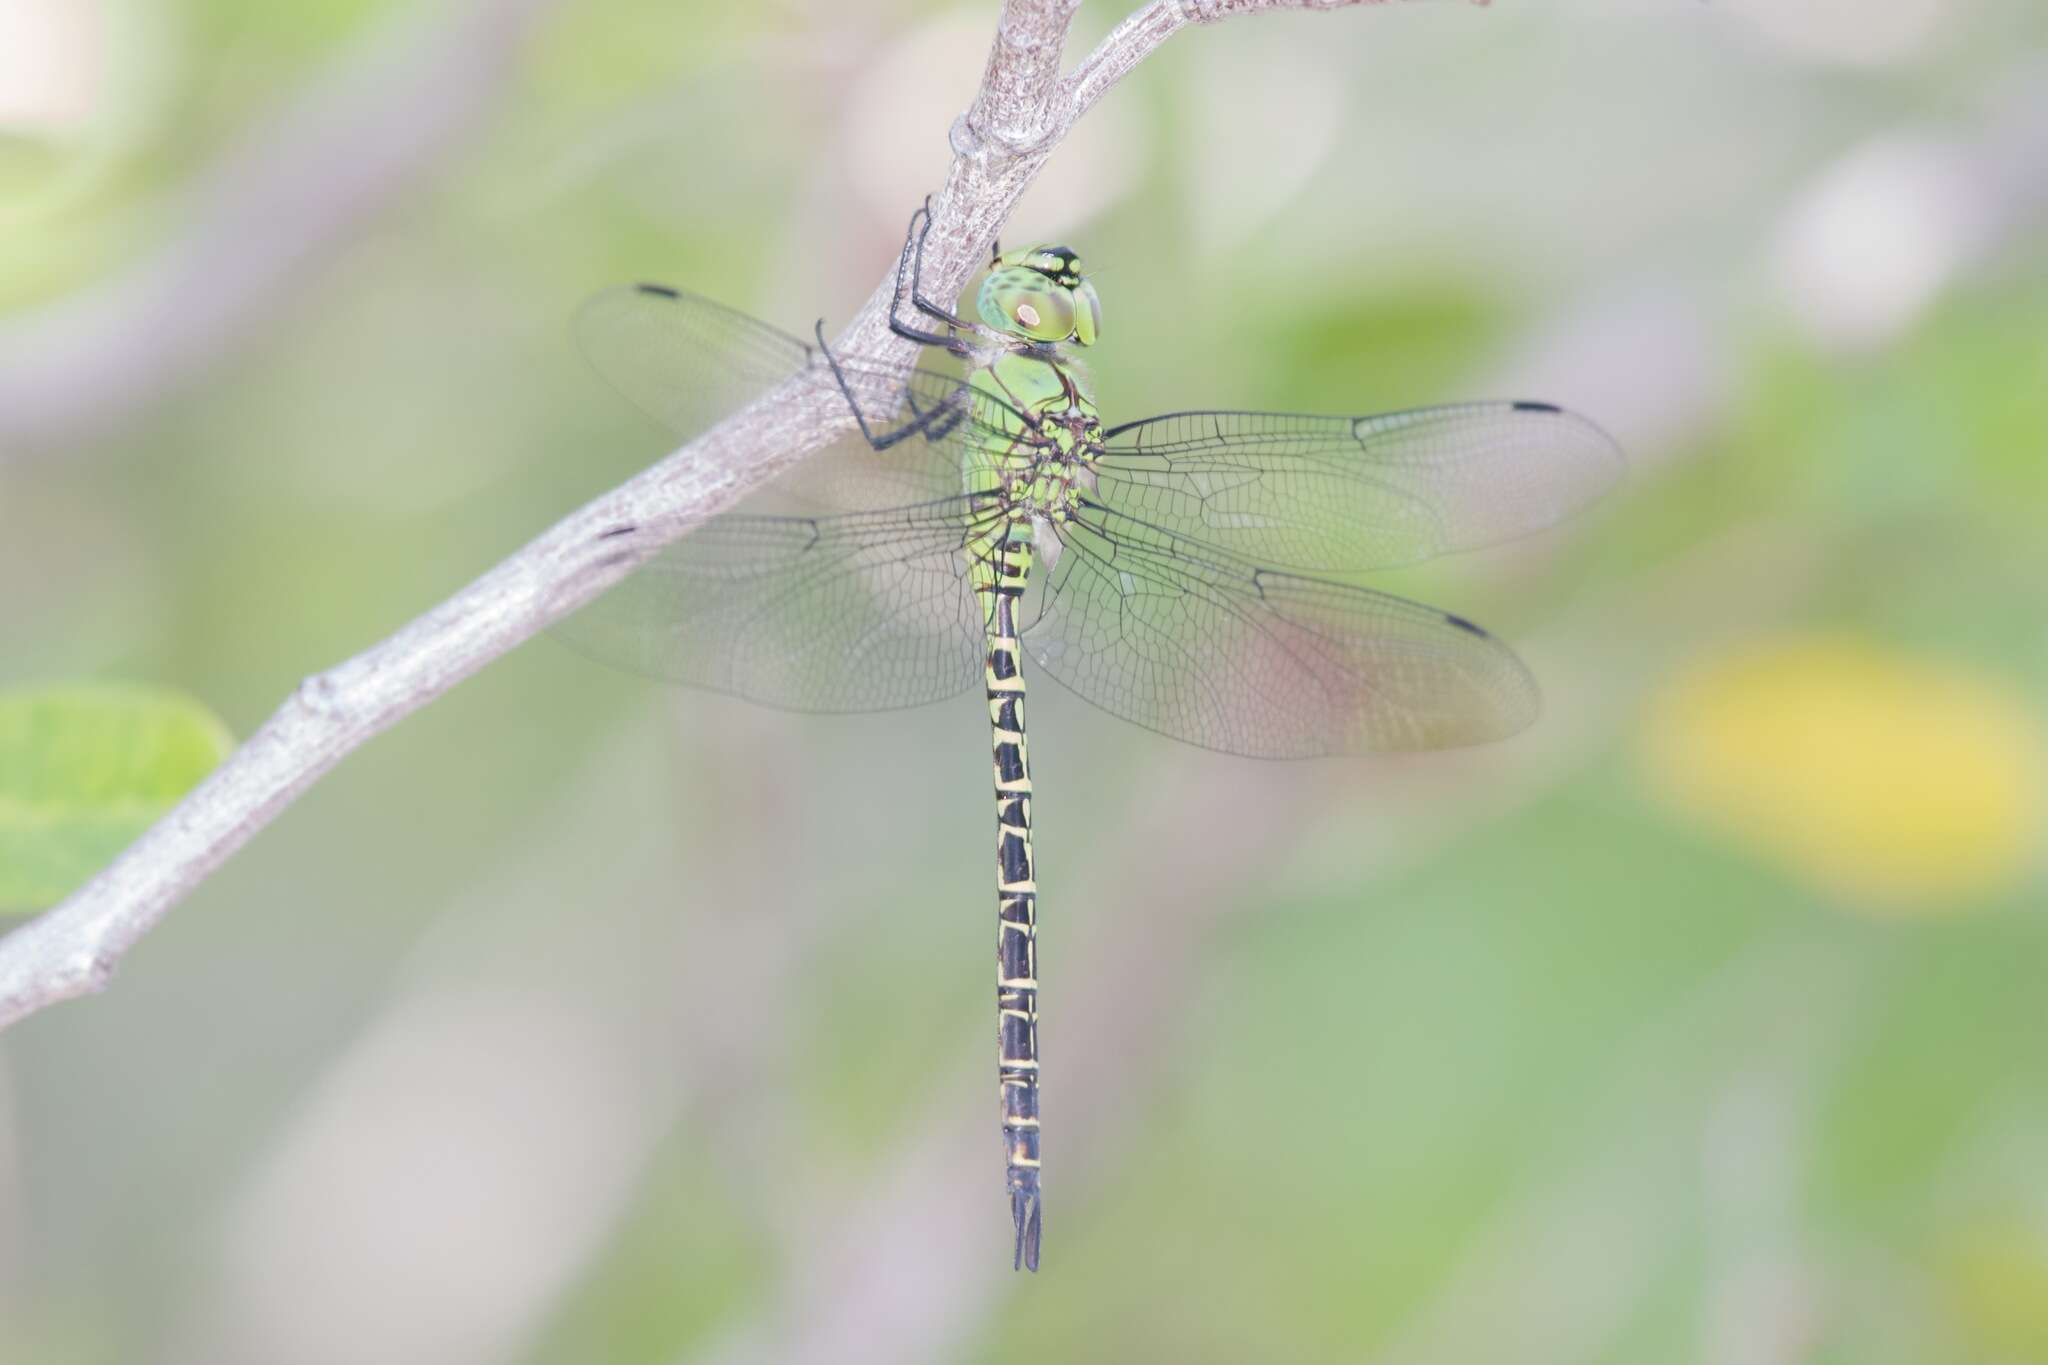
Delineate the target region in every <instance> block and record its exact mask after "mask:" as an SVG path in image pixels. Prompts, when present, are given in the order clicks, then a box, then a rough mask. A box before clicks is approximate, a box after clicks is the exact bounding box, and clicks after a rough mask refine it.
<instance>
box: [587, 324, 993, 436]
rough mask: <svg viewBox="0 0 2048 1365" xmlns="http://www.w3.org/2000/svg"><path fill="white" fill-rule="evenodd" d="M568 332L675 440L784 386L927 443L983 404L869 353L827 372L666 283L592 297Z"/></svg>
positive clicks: (947, 381)
mask: <svg viewBox="0 0 2048 1365" xmlns="http://www.w3.org/2000/svg"><path fill="white" fill-rule="evenodd" d="M576 337H577V341H578V343H579V344H580V345H581V346H582V349H583V353H584V354H585V355H586V356H588V357H589V359H590V363H591V365H592V366H593V367H595V368H596V370H597V371H598V373H599V374H602V375H603V376H604V377H605V379H606V380H608V381H609V382H610V383H611V384H612V386H613V387H614V388H616V389H618V391H619V392H620V393H622V394H624V395H625V396H626V397H627V398H628V399H630V400H632V402H633V404H634V405H635V406H637V407H638V408H640V409H641V411H643V412H645V413H647V414H648V415H649V416H650V417H653V418H655V419H656V420H657V421H660V422H662V423H664V424H665V425H667V426H668V427H669V428H670V429H671V430H673V431H675V432H676V433H677V434H679V435H682V436H696V435H699V434H701V433H702V432H704V431H705V430H707V429H709V428H710V427H711V426H712V425H713V424H714V423H716V422H717V421H719V420H720V419H721V418H724V417H726V416H728V415H730V414H732V413H734V412H737V411H739V410H740V409H742V408H744V407H746V406H747V405H748V404H749V403H752V402H754V401H756V400H757V399H760V398H763V397H766V396H767V395H768V394H769V393H770V392H771V391H775V390H777V389H778V388H779V387H780V386H782V385H784V384H788V385H790V386H791V388H790V390H789V393H790V395H791V396H792V397H797V396H805V395H814V394H822V395H825V396H827V397H830V396H834V395H842V394H845V395H850V396H851V397H852V398H853V400H854V401H855V402H857V403H858V404H859V405H860V408H861V411H862V413H863V414H864V415H865V417H866V418H867V421H868V426H869V429H870V430H871V431H873V432H874V433H875V434H876V435H877V436H879V437H883V438H885V439H886V438H888V437H890V436H892V435H895V434H897V433H900V432H903V431H904V430H905V429H906V428H913V427H914V428H915V429H916V430H917V431H918V432H919V433H921V434H922V436H923V438H924V439H925V440H927V441H928V442H930V443H935V444H936V443H942V442H945V441H949V440H957V439H959V438H960V437H961V436H962V435H964V434H965V433H966V432H967V431H968V430H970V429H972V428H974V427H975V425H976V421H977V419H976V417H975V412H976V410H977V408H980V409H986V408H987V407H988V406H989V404H990V403H991V401H992V400H990V399H989V398H987V397H986V396H982V397H980V398H979V399H976V398H975V397H974V396H972V394H971V391H970V390H968V388H967V386H966V384H965V382H964V380H963V379H962V377H961V376H958V375H948V374H943V373H940V372H938V371H935V370H929V369H921V368H918V367H916V366H913V365H910V364H907V363H895V362H890V361H885V360H880V359H876V358H874V357H869V356H855V355H839V354H836V353H835V355H834V356H833V359H834V360H836V361H837V362H838V371H837V372H836V373H835V372H834V369H833V367H832V365H831V364H830V363H829V362H828V361H827V359H826V356H825V353H824V352H823V351H822V350H821V349H820V348H819V347H817V346H816V345H815V344H813V343H811V342H808V341H803V340H800V339H799V338H797V337H794V336H791V335H790V334H789V333H787V332H784V331H782V330H780V329H779V328H775V327H770V326H769V325H768V324H767V323H765V322H761V321H759V320H757V319H755V318H751V317H748V316H747V315H746V314H745V313H741V312H737V311H735V310H734V309H731V308H727V307H726V306H725V305H724V304H721V303H716V302H714V301H712V300H711V299H707V298H704V297H703V296H702V295H698V294H692V293H690V292H688V291H687V290H681V289H674V288H671V287H669V286H667V285H658V284H634V285H621V286H619V287H618V288H615V289H608V290H606V291H605V292H603V293H601V294H599V295H597V296H596V297H594V298H592V299H590V300H589V301H588V302H587V303H585V304H584V305H583V307H582V309H581V310H580V311H579V312H578V313H577V315H576ZM842 381H843V388H842Z"/></svg>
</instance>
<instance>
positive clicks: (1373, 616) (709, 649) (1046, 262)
mask: <svg viewBox="0 0 2048 1365" xmlns="http://www.w3.org/2000/svg"><path fill="white" fill-rule="evenodd" d="M920 220H922V221H921V223H920ZM930 230H931V215H930V205H929V202H927V204H926V205H925V206H924V208H922V209H920V210H919V211H918V213H917V214H916V215H914V216H913V217H912V219H911V230H910V232H909V234H908V235H907V236H906V239H905V242H904V246H903V249H902V251H901V252H900V253H899V255H898V257H897V263H896V275H897V280H896V296H895V300H894V302H893V304H892V307H891V313H890V319H889V321H890V327H891V329H892V330H893V331H894V332H895V333H896V334H897V335H899V336H902V337H904V338H906V339H908V340H910V341H914V342H917V343H919V344H920V345H921V346H923V347H926V348H928V349H927V350H924V351H920V352H917V353H916V354H917V355H918V356H919V357H920V358H921V359H922V360H924V361H925V362H926V363H922V364H910V363H906V362H901V361H895V360H890V359H885V358H881V357H877V356H863V355H854V354H844V353H840V352H837V351H834V350H833V349H832V348H830V347H829V346H828V345H827V344H826V342H825V338H824V330H823V325H822V323H820V324H819V326H818V327H817V328H816V329H815V332H814V340H811V341H806V340H802V339H800V338H798V337H796V336H793V335H790V334H788V333H786V332H783V331H780V330H778V329H776V328H774V327H771V326H769V325H768V324H766V323H763V322H759V321H757V320H755V319H754V318H751V317H749V316H747V315H745V314H743V313H740V312H736V311H734V310H732V309H730V308H727V307H725V306H723V305H721V304H719V303H716V302H713V301H712V300H711V299H708V298H705V297H703V296H701V295H697V294H693V293H689V292H686V291H684V290H681V289H677V288H673V287H670V286H667V285H660V284H637V285H627V286H620V287H617V288H614V289H611V290H608V291H606V292H605V293H602V294H599V295H598V296H597V297H596V298H594V299H592V300H591V301H590V302H589V303H587V304H586V305H585V306H584V308H583V309H582V311H581V312H580V313H579V315H578V320H577V332H578V336H579V340H580V342H581V345H582V348H583V350H584V352H585V353H586V354H587V356H588V357H589V358H590V360H591V361H592V363H593V364H594V366H595V367H596V369H597V370H598V371H599V372H600V373H601V374H602V375H604V376H605V377H606V378H607V379H608V380H610V381H611V383H612V384H613V385H614V386H616V387H617V388H618V389H619V390H620V391H621V392H622V393H623V394H624V395H625V396H626V397H627V398H628V399H630V400H631V401H633V402H634V403H636V404H637V405H638V406H639V407H641V408H642V409H644V410H645V411H647V412H648V413H649V414H651V415H652V416H654V417H655V418H657V419H659V420H661V421H664V422H666V423H668V424H669V425H670V426H672V427H673V428H674V429H675V430H676V431H677V432H678V433H680V434H681V435H684V436H688V437H694V436H697V435H699V434H701V433H702V432H703V431H705V430H706V429H707V428H708V427H710V426H711V425H713V424H714V423H716V422H717V421H719V420H720V419H722V418H724V417H726V416H728V415H730V414H733V413H735V412H742V411H744V412H745V413H746V414H747V415H749V416H753V417H759V418H761V419H763V420H768V421H773V420H777V419H779V418H781V417H783V416H785V415H786V414H787V413H789V412H792V411H795V410H796V409H797V408H798V407H799V406H800V405H806V404H808V405H812V409H811V410H816V409H815V405H816V404H818V403H819V402H821V401H822V402H825V403H827V404H843V405H844V408H845V409H850V410H851V416H852V417H853V419H854V422H853V424H852V430H851V432H850V433H849V435H848V436H846V437H845V438H844V439H842V440H840V441H838V442H837V443H835V444H833V445H830V446H828V447H827V448H826V449H824V450H823V451H821V452H819V453H817V454H815V455H813V456H812V457H811V458H810V459H808V460H806V461H804V462H803V463H801V464H800V465H798V466H797V467H796V468H795V470H794V472H793V473H792V474H790V475H788V476H786V477H784V478H783V479H781V480H779V481H777V482H776V483H774V484H771V485H770V487H769V488H768V489H767V490H765V491H764V492H763V493H761V494H757V495H755V496H754V497H753V498H752V499H751V500H750V501H749V502H747V503H743V504H742V505H741V506H740V507H738V508H736V509H735V510H733V511H731V512H727V513H724V514H722V515H720V516H717V517H714V518H712V519H710V520H709V521H707V522H705V523H704V524H703V525H701V526H699V527H698V528H697V529H696V530H695V531H693V532H692V533H691V534H689V535H688V536H685V537H684V538H682V539H681V540H679V541H677V542H676V543H674V544H673V545H671V546H669V547H667V548H665V549H664V550H662V551H660V552H658V553H657V554H656V555H655V556H654V557H653V558H652V559H650V561H649V562H648V563H647V564H645V565H644V566H643V567H641V568H640V569H638V570H637V571H636V572H635V573H634V574H633V575H632V576H630V577H628V578H627V579H625V580H624V581H623V582H622V583H621V584H620V585H618V586H617V587H615V588H613V589H611V590H610V591H609V592H607V593H606V594H605V595H603V596H601V597H600V598H598V599H597V600H596V601H595V602H593V603H592V604H591V605H589V606H588V607H586V608H584V609H583V610H582V611H581V612H579V613H578V614H576V615H575V616H573V617H571V618H569V620H568V621H567V622H565V623H563V624H562V625H561V626H559V627H558V628H557V632H558V634H560V635H562V636H563V637H564V638H565V640H566V641H567V642H568V643H569V644H570V645H571V646H572V647H574V648H576V649H578V650H580V651H581V652H583V653H585V654H587V655H589V656H591V657H593V658H596V659H598V660H600V661H603V662H606V663H609V664H612V665H615V666H619V667H623V668H626V669H629V670H632V671H635V672H639V673H642V674H646V675H649V676H652V677H655V678H659V679H664V680H668V681H673V682H680V683H685V684H690V685H693V686H696V687H700V688H707V689H711V690H714V691H718V692H724V693H730V694H734V695H737V696H741V697H745V698H748V699H751V700H753V701H755V702H760V703H765V704H767V705H770V706H774V707H780V708H784V709H790V710H798V711H810V712H859V711H875V710H886V709H894V708H899V707H908V706H916V705H921V704H925V703H930V702H936V701H940V700H943V699H945V698H948V697H952V696H955V695H957V694H959V693H962V692H966V691H968V690H969V689H972V688H975V687H976V686H979V688H980V690H981V692H982V695H983V696H984V698H985V699H986V702H987V708H988V719H989V725H990V731H991V745H992V759H993V768H994V778H995V810H996V858H995V863H996V889H997V944H996V968H997V983H996V985H997V991H996V1008H997V1046H998V1053H999V1060H998V1068H997V1080H998V1094H999V1097H1000V1106H999V1107H1000V1126H1001V1132H1002V1139H1003V1149H1004V1158H1005V1177H1004V1179H1005V1190H1006V1193H1007V1196H1008V1200H1009V1205H1010V1214H1011V1221H1012V1224H1013V1228H1014V1250H1013V1255H1012V1265H1013V1267H1016V1268H1023V1269H1029V1270H1036V1269H1037V1268H1038V1265H1039V1253H1040V1246H1041V1241H1042V1237H1043V1193H1042V1179H1041V1174H1042V1172H1041V1157H1040V1136H1041V1131H1040V1122H1039V1081H1040V1067H1039V1050H1038V1022H1039V1016H1038V998H1039V983H1038V881H1037V861H1036V858H1035V856H1034V852H1033V847H1032V837H1031V828H1032V815H1031V811H1032V800H1033V787H1032V778H1031V765H1030V762H1029V758H1028V755H1027V752H1026V742H1025V723H1024V674H1025V660H1026V659H1027V657H1028V658H1029V660H1030V661H1031V662H1032V663H1033V664H1034V665H1035V666H1036V667H1037V668H1039V669H1042V670H1043V671H1044V672H1045V673H1046V674H1047V675H1048V676H1050V677H1052V678H1054V679H1056V680H1058V681H1059V682H1061V683H1063V684H1065V685H1066V686H1067V687H1068V688H1070V689H1071V690H1072V691H1074V692H1075V693H1077V694H1079V695H1080V696H1081V697H1083V698H1085V699H1086V700H1088V701H1090V702H1092V703H1094V704H1095V705H1097V706H1099V707H1101V708H1102V709H1104V710H1106V711H1109V712H1111V713H1112V714H1114V715H1117V716H1119V717H1122V718H1123V719H1125V720H1127V721H1131V722H1135V723H1136V724H1138V725H1141V726H1144V727H1146V728H1148V729H1151V730H1154V731H1157V732H1158V733H1160V734H1163V735H1167V736H1170V737H1172V738H1174V739H1177V740H1182V741H1185V742H1187V743H1190V744H1194V745H1199V746H1202V747H1204V748H1208V749H1214V750H1221V751H1223V752H1225V753H1230V754H1240V755H1248V756H1252V757H1257V758H1308V757H1314V756H1322V755H1343V754H1366V753H1377V752H1388V751H1405V750H1422V749H1437V748H1446V747H1452V746H1462V745H1468V744H1476V743H1480V742H1484V741H1490V740H1496V739H1500V738H1503V737H1506V736H1508V735H1512V734H1514V733H1515V732H1517V731H1519V730H1521V729H1523V728H1524V727H1525V726H1527V725H1529V724H1530V723H1531V722H1532V721H1533V720H1534V718H1535V716H1536V713H1537V708H1538V701H1537V689H1536V685H1535V683H1534V681H1533V679H1532V678H1531V676H1530V674H1529V672H1528V670H1527V669H1526V668H1525V667H1524V666H1523V665H1522V663H1521V662H1520V661H1519V660H1518V659H1517V658H1516V656H1515V655H1514V654H1513V653H1512V652H1511V651H1510V650H1509V649H1508V648H1507V646H1505V645H1504V644H1502V643H1501V642H1500V641H1499V640H1498V639H1496V638H1495V637H1494V636H1493V635H1491V634H1490V633H1488V632H1487V631H1486V630H1485V629H1484V628H1482V627H1480V626H1479V625H1477V624H1475V623H1473V622H1472V621H1470V620H1468V619H1466V618H1465V617H1463V616H1459V615H1456V614H1453V613H1451V612H1447V611H1441V610H1438V609H1437V608H1435V607H1432V606H1425V605H1422V604H1420V603H1417V602H1412V601H1408V600H1405V599H1403V598H1400V597H1396V596H1392V595H1390V594H1387V593H1384V592H1377V591H1373V590H1371V589H1369V588H1365V587H1361V586H1356V585H1353V584H1350V583H1347V582H1344V581H1341V577H1342V576H1347V575H1353V574H1358V573H1363V572H1368V571H1372V570H1379V569H1387V568H1392V567H1395V566H1400V565H1408V564H1413V563H1416V562H1418V561H1422V560H1426V559H1430V558H1433V557H1435V556H1437V555H1440V554H1444V553H1448V552H1453V551H1461V550H1469V549H1475V548H1478V547H1482V546H1487V545H1492V544H1496V543H1498V542H1502V541H1506V540H1509V539H1512V538H1515V537H1519V536H1522V535H1525V534H1528V533H1531V532H1534V531H1537V530H1539V529H1542V528H1545V527H1548V526H1551V525H1553V524H1555V523H1557V522H1559V521H1560V520H1562V519H1564V518H1566V517H1567V516H1569V515H1571V514H1572V513H1574V512H1576V511H1578V510H1579V509H1581V508H1582V507H1584V506H1585V505H1586V504H1588V503H1590V502H1591V501H1593V500H1594V499H1596V498H1597V497H1599V496H1600V495H1601V494H1602V493H1604V492H1605V491H1606V490H1607V489H1608V488H1609V487H1610V486H1611V485H1613V484H1614V482H1615V481H1616V480H1617V479H1618V478H1619V477H1620V474H1621V471H1622V466H1623V460H1622V456H1621V453H1620V451H1619V449H1618V448H1617V446H1616V445H1615V443H1614V442H1613V441H1612V440H1611V439H1609V438H1608V437H1607V436H1606V435H1605V434H1604V433H1603V432H1602V431H1601V430H1600V428H1599V427H1597V426H1595V425H1594V424H1593V423H1592V422H1590V421H1588V420H1586V419H1585V418H1583V417H1579V416H1576V415H1574V414H1572V413H1570V412H1567V411H1565V410H1564V409H1562V408H1559V407H1556V406H1554V405H1552V404H1548V403H1539V402H1528V401H1502V402H1469V403H1457V404H1453V405H1450V406H1443V407H1425V408H1416V409H1412V410H1409V411H1403V412H1393V413H1386V414H1381V415H1375V416H1314V415H1308V414H1301V413H1286V412H1243V411H1209V410H1203V411H1183V412H1172V413H1167V414H1165V415H1162V416H1157V417H1147V418H1143V419H1141V420H1138V421H1131V422H1118V423H1115V424H1107V425H1106V424H1105V423H1104V422H1103V421H1102V419H1101V417H1100V415H1099V412H1098V409H1097V406H1096V402H1095V397H1094V392H1093V387H1092V385H1091V382H1090V380H1089V378H1088V376H1087V375H1086V374H1085V372H1084V371H1083V370H1082V368H1081V366H1080V364H1079V363H1078V360H1077V357H1076V355H1075V352H1076V351H1077V350H1079V349H1081V348H1086V347H1089V346H1092V345H1094V344H1095V343H1096V342H1097V341H1098V339H1099V337H1100V334H1101V330H1102V308H1101V301H1100V298H1099V296H1098V294H1097V292H1096V289H1095V286H1094V284H1093V283H1092V282H1091V281H1090V279H1089V278H1088V276H1087V274H1086V273H1085V272H1084V271H1083V270H1082V264H1081V259H1080V257H1079V256H1078V255H1077V254H1076V253H1075V252H1074V251H1073V250H1071V249H1069V248H1068V247H1066V246H1064V245H1058V244H1038V245H1032V246H1029V247H1024V248H1021V249H1014V250H1010V251H1003V250H1001V249H1000V248H995V249H993V250H992V253H991V260H990V265H989V267H988V269H987V271H986V273H985V274H984V275H983V278H982V280H981V282H980V286H979V288H978V290H977V291H975V294H974V300H975V302H974V311H975V317H973V318H968V317H964V316H961V315H960V314H958V313H956V312H954V311H953V310H951V309H948V308H946V307H944V306H942V305H941V304H939V303H938V302H935V301H934V300H932V299H930V298H928V297H926V294H925V291H924V286H923V279H924V248H925V240H926V237H927V235H928V234H929V232H930ZM906 269H908V270H909V272H910V278H909V280H908V282H907V284H906V281H905V279H904V275H905V272H906ZM846 415H847V414H846V412H845V411H844V410H840V411H839V416H840V417H841V418H842V419H843V418H844V417H845V416H846Z"/></svg>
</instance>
